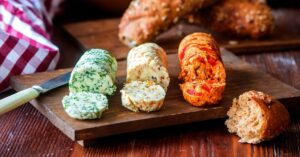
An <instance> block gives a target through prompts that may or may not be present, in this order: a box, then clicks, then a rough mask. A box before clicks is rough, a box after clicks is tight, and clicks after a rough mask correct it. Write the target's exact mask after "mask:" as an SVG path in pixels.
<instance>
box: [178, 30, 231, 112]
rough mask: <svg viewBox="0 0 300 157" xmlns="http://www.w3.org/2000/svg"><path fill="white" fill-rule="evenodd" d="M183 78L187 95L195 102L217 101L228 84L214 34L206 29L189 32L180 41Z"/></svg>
mask: <svg viewBox="0 0 300 157" xmlns="http://www.w3.org/2000/svg"><path fill="white" fill-rule="evenodd" d="M178 58H179V61H180V73H179V77H178V78H179V79H180V80H181V81H182V82H183V83H182V84H180V89H181V90H182V94H183V97H184V99H185V100H186V101H188V102H189V103H190V104H192V105H194V106H205V105H212V104H217V103H219V101H220V100H221V99H222V94H223V92H224V90H225V85H226V72H225V68H224V65H223V62H222V59H221V56H220V50H219V47H218V45H217V42H216V41H215V40H214V38H213V37H212V36H211V35H209V34H206V33H193V34H190V35H188V36H186V37H185V38H184V39H183V40H182V41H181V42H180V45H179V49H178Z"/></svg>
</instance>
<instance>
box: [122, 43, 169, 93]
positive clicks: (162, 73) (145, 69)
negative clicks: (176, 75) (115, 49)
mask: <svg viewBox="0 0 300 157" xmlns="http://www.w3.org/2000/svg"><path fill="white" fill-rule="evenodd" d="M167 64H168V63H167V55H166V52H165V51H164V50H163V49H162V48H161V47H159V46H158V45H157V44H155V43H145V44H142V45H140V46H137V47H135V48H133V49H131V50H130V51H129V53H128V57H127V82H131V81H148V80H151V81H153V82H155V83H157V84H159V85H161V86H162V87H163V88H164V90H165V91H167V88H168V86H169V82H170V77H169V74H168V70H167Z"/></svg>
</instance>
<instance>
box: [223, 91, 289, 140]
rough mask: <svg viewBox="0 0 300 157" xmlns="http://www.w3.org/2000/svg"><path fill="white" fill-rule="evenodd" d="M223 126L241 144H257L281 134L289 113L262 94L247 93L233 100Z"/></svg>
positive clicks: (287, 122) (256, 92)
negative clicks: (235, 136) (236, 137)
mask: <svg viewBox="0 0 300 157" xmlns="http://www.w3.org/2000/svg"><path fill="white" fill-rule="evenodd" d="M227 115H228V116H229V118H228V119H227V120H226V122H225V124H226V126H227V128H228V131H229V132H230V133H236V134H237V135H238V136H239V137H240V138H241V139H240V140H239V142H241V143H252V144H257V143H260V142H262V141H265V140H269V139H271V138H273V137H275V136H277V135H279V134H280V133H281V132H283V131H284V130H285V129H286V128H287V126H288V124H289V113H288V111H287V110H286V108H285V107H284V106H283V105H282V104H281V103H280V102H279V101H277V100H272V98H271V97H270V96H269V95H267V94H265V93H262V92H258V91H248V92H245V93H243V94H242V95H240V96H239V97H238V98H234V99H233V104H232V106H231V107H230V109H229V111H228V112H227Z"/></svg>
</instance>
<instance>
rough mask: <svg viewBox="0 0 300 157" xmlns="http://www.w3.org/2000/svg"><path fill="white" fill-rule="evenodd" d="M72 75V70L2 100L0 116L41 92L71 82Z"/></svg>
mask: <svg viewBox="0 0 300 157" xmlns="http://www.w3.org/2000/svg"><path fill="white" fill-rule="evenodd" d="M70 75H71V72H68V73H65V74H63V75H60V76H58V77H55V78H53V79H51V80H48V81H46V82H44V83H42V84H40V85H34V86H32V87H30V88H27V89H24V90H22V91H20V92H18V93H16V94H13V95H11V96H9V97H6V98H4V99H2V100H0V116H1V115H3V114H4V113H6V112H8V111H11V110H13V109H15V108H17V107H19V106H21V105H23V104H25V103H27V102H29V101H30V100H32V99H35V98H37V97H38V96H39V95H40V94H44V93H46V92H48V91H50V90H52V89H55V88H57V87H60V86H63V85H65V84H67V83H68V82H69V79H70Z"/></svg>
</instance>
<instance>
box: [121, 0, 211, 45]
mask: <svg viewBox="0 0 300 157" xmlns="http://www.w3.org/2000/svg"><path fill="white" fill-rule="evenodd" d="M212 2H214V0H184V1H183V0H133V1H132V2H131V3H130V5H129V7H128V9H127V10H126V11H125V13H124V14H123V16H122V18H121V22H120V24H119V39H120V40H121V41H122V42H123V43H124V44H125V45H127V46H129V47H133V46H136V45H139V44H142V43H144V42H146V41H149V40H151V39H152V38H154V37H155V36H156V35H157V34H158V33H160V32H162V31H165V30H167V29H168V28H169V27H170V26H171V24H172V23H176V22H177V21H178V20H179V19H180V18H181V17H183V16H184V15H186V14H188V13H191V12H193V11H195V10H196V9H199V8H202V7H204V6H207V5H209V4H211V3H212Z"/></svg>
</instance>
